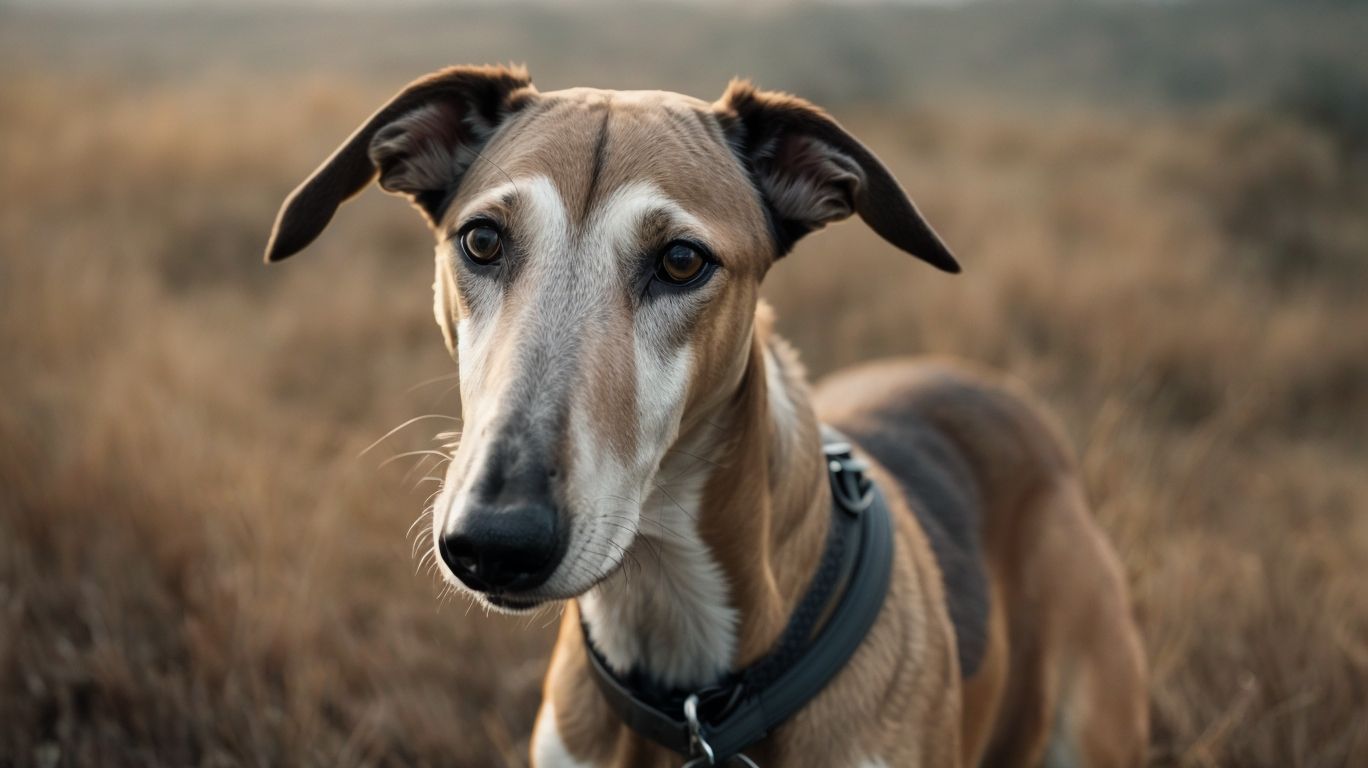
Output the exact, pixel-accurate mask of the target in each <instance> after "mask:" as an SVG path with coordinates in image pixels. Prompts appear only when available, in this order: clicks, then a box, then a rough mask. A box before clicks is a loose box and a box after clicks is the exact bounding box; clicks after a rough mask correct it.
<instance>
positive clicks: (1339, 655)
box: [0, 74, 1368, 766]
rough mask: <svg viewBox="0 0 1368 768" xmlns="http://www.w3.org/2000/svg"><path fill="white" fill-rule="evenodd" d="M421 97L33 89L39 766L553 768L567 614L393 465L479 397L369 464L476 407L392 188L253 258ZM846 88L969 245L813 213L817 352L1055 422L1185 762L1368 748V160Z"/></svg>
mask: <svg viewBox="0 0 1368 768" xmlns="http://www.w3.org/2000/svg"><path fill="white" fill-rule="evenodd" d="M390 85H392V84H391V83H385V84H384V85H383V86H381V87H370V86H365V85H356V86H350V87H342V86H339V85H336V84H333V83H325V82H322V81H320V80H313V79H308V78H290V77H284V76H282V77H281V78H279V79H277V80H276V81H275V82H274V83H272V84H271V85H270V86H269V88H268V89H267V90H263V89H262V86H261V84H260V83H253V84H251V85H250V87H249V85H248V84H247V83H244V82H241V81H237V80H234V79H232V78H223V79H217V80H216V79H207V78H201V79H198V80H195V81H192V82H187V83H182V84H175V83H172V84H164V85H162V86H157V87H150V86H149V87H145V88H139V87H130V86H117V87H116V86H112V85H103V86H102V85H99V84H91V83H90V82H89V81H77V80H75V79H72V78H69V77H62V78H60V79H58V78H56V76H52V77H48V76H42V75H36V74H34V75H28V76H25V77H16V78H7V79H5V80H4V81H3V83H2V84H0V167H3V168H4V172H3V174H0V201H3V205H0V252H2V253H3V256H2V257H0V308H2V309H0V359H2V360H3V361H4V362H3V364H0V392H2V393H3V400H0V765H9V764H15V765H26V764H34V765H150V764H165V765H191V764H196V765H210V766H217V765H239V764H276V765H301V764H304V765H313V764H328V765H353V764H396V765H398V764H405V765H435V764H441V765H470V766H484V765H495V764H499V763H501V762H507V763H509V764H520V763H521V762H522V760H523V753H524V751H525V746H526V738H527V731H528V728H529V727H530V724H531V721H532V715H533V712H534V710H535V705H536V701H537V699H538V690H537V688H538V680H539V677H540V673H541V669H542V664H543V657H544V654H545V652H546V650H547V649H548V648H549V644H550V639H551V638H550V632H549V630H548V629H546V627H545V626H543V625H544V624H545V623H546V622H547V621H548V620H549V619H547V618H542V619H539V620H538V621H535V622H531V623H529V622H525V621H524V622H516V621H508V620H503V619H497V618H485V617H483V616H480V615H478V612H471V611H469V610H468V608H467V606H466V604H465V603H464V601H462V600H460V599H455V600H452V599H447V600H439V599H438V592H439V588H438V585H437V581H436V580H435V579H434V578H433V577H432V576H431V575H430V574H429V573H425V572H423V571H422V570H421V569H420V568H418V560H417V558H415V557H413V556H411V554H410V540H408V539H406V537H405V529H406V528H407V527H408V525H409V523H410V521H411V519H412V517H413V516H414V515H415V514H416V513H417V510H419V509H420V508H421V507H422V501H423V497H424V496H425V495H426V493H427V490H426V489H425V488H424V487H422V486H420V487H419V488H417V489H414V488H413V485H414V481H415V479H416V478H417V477H419V476H421V475H422V474H423V468H422V467H421V466H418V467H413V468H411V469H410V467H408V466H406V465H407V464H408V463H409V461H407V460H406V461H399V462H396V463H395V464H392V465H390V466H387V467H384V468H377V466H376V465H377V463H378V462H379V460H381V459H383V458H384V457H385V456H386V455H393V454H398V453H400V452H403V451H408V450H416V449H420V448H424V447H426V446H427V445H428V443H427V438H428V436H429V435H431V434H432V433H435V432H437V431H439V430H441V429H443V428H444V425H443V424H442V420H441V419H430V420H424V421H422V422H419V424H417V425H415V426H413V427H411V428H408V429H404V430H401V431H400V432H399V433H398V434H397V435H396V436H395V437H393V438H391V439H389V440H388V441H386V442H385V443H384V447H383V448H382V449H380V450H381V452H380V454H379V457H378V458H377V456H376V455H368V456H366V457H364V458H361V459H358V458H357V454H358V452H359V451H360V449H362V448H363V447H365V446H366V445H367V444H369V443H370V442H371V441H373V440H375V439H376V438H377V437H379V436H380V435H382V434H384V433H385V431H386V430H387V429H388V428H389V427H391V426H393V425H395V424H398V423H400V422H402V421H404V420H405V419H408V418H410V417H413V416H417V415H422V414H429V413H435V414H450V413H453V412H454V411H455V409H456V408H457V404H456V402H455V395H454V393H453V392H452V391H451V390H450V389H449V387H450V385H451V383H452V382H451V381H450V379H449V378H439V377H449V376H450V374H451V373H452V372H453V366H452V364H451V363H450V361H449V360H448V359H447V358H446V356H445V352H444V350H443V348H442V345H441V343H440V340H439V336H438V334H437V332H436V329H435V328H434V327H433V324H432V319H431V315H430V300H429V296H428V290H429V285H430V280H431V276H430V260H429V256H428V247H429V245H428V242H427V239H426V234H425V233H424V232H422V228H421V226H420V224H419V222H418V220H417V218H416V217H414V216H413V215H412V214H410V213H409V212H408V211H407V210H405V209H404V206H402V205H401V204H400V203H398V202H397V201H392V200H388V199H384V198H382V197H381V196H380V195H379V194H378V193H375V192H371V193H367V195H366V196H364V197H363V198H362V200H361V201H359V202H358V203H355V204H353V205H351V206H350V207H349V208H348V209H347V211H346V214H345V215H344V216H342V217H341V219H340V220H339V222H338V223H337V225H336V226H335V227H334V229H333V230H332V231H330V232H329V234H328V235H327V236H326V237H325V238H324V239H323V240H322V241H321V242H320V243H319V244H318V245H317V246H316V247H315V248H314V249H313V250H312V251H311V252H309V253H306V254H304V255H303V256H301V257H300V258H298V259H296V260H294V261H291V262H289V263H287V264H285V265H283V266H281V267H278V268H274V269H272V270H267V269H266V268H264V267H261V266H260V265H259V264H258V263H257V259H258V254H259V248H260V246H261V244H262V241H263V239H264V236H265V233H266V228H267V226H268V225H269V222H270V221H271V219H272V217H273V215H274V211H275V206H276V204H277V203H278V201H279V200H280V198H281V196H282V195H283V193H284V192H285V191H286V190H287V189H288V188H289V187H290V186H292V185H293V183H294V182H295V181H297V179H298V176H299V175H300V174H301V173H303V172H305V171H306V170H307V169H310V168H312V167H313V164H314V163H315V162H316V161H317V160H318V159H319V158H321V157H322V156H323V154H324V153H325V152H326V151H327V150H328V149H330V148H331V147H332V145H333V143H334V142H335V141H336V140H337V139H338V138H340V137H341V136H342V135H344V134H345V132H346V131H347V129H349V128H350V127H351V126H352V124H353V123H354V122H355V121H356V120H357V119H358V118H359V117H360V116H362V115H365V114H367V113H368V112H369V111H370V110H371V108H373V107H374V106H375V104H376V103H378V101H379V100H380V99H381V98H382V97H383V96H384V95H385V94H386V93H387V92H388V91H389V90H390ZM73 104H79V105H80V106H79V107H78V108H73V106H72V105H73ZM280 105H287V107H288V108H283V109H282V108H281V107H280ZM843 116H844V117H846V118H847V119H848V122H849V123H850V124H852V125H853V126H854V127H855V128H856V131H857V133H859V134H860V135H862V136H863V137H865V138H866V140H867V141H868V143H869V144H871V145H872V146H873V147H875V148H876V149H877V150H878V151H880V152H881V153H882V154H883V155H884V156H885V158H886V159H887V160H888V161H889V163H890V164H891V165H892V166H893V167H894V168H895V169H896V171H897V172H898V173H899V175H900V177H901V178H903V179H905V180H906V182H907V184H908V186H909V187H910V188H912V189H913V190H914V191H916V193H917V194H918V196H919V199H920V200H921V202H922V204H923V207H924V208H925V209H926V210H927V211H928V212H929V214H930V216H931V218H932V220H933V221H935V222H936V223H937V224H938V225H939V227H940V228H941V229H942V231H943V232H944V233H945V234H946V235H947V237H948V239H949V241H950V242H951V243H952V244H954V245H955V246H956V249H957V251H958V252H959V253H960V254H961V255H962V257H963V261H964V262H965V263H966V265H967V272H966V274H965V275H964V276H962V277H959V278H956V279H950V278H946V277H942V276H939V275H938V274H935V273H934V272H932V271H931V270H929V269H927V268H925V267H923V266H921V265H918V264H915V263H913V262H912V261H911V260H907V259H903V258H901V257H899V256H898V255H896V254H895V253H894V252H893V251H892V250H891V249H889V248H887V247H885V246H883V245H881V244H880V243H879V242H878V241H877V240H876V239H875V238H874V237H873V236H872V235H870V234H869V233H867V232H865V231H864V230H863V229H861V228H860V227H859V226H857V225H843V226H841V227H838V228H836V229H834V230H832V231H830V232H827V233H824V234H822V235H820V236H818V237H816V238H814V239H813V240H812V241H811V242H809V243H807V244H805V245H804V246H803V247H801V248H800V249H799V250H798V252H797V253H796V254H794V255H793V256H792V257H790V258H789V259H787V260H786V261H785V263H783V264H781V265H780V266H779V267H778V268H777V269H776V271H775V274H774V275H773V277H772V279H771V284H770V290H769V293H770V295H771V297H772V299H773V301H774V302H775V304H776V305H777V307H778V309H779V312H780V322H781V327H782V328H783V329H784V330H785V332H786V333H787V334H788V335H789V336H790V338H791V339H792V340H793V341H795V342H796V343H797V345H798V346H799V348H800V349H802V350H804V351H805V353H806V357H807V360H808V362H809V364H810V365H811V366H812V367H813V368H814V369H815V370H816V371H818V372H822V371H827V370H831V369H832V368H834V367H837V366H840V365H844V364H847V363H850V362H853V361H856V360H860V359H865V358H869V357H873V356H877V355H883V354H901V353H913V352H932V353H951V354H956V355H960V356H964V357H968V358H972V359H974V360H978V361H982V362H985V363H988V364H991V365H994V366H998V367H1001V368H1004V369H1007V370H1009V371H1011V372H1013V373H1014V374H1016V375H1017V376H1019V377H1021V378H1022V379H1024V380H1026V381H1027V382H1029V383H1030V384H1031V385H1032V386H1033V387H1034V388H1035V389H1036V390H1037V391H1038V392H1039V393H1041V395H1042V396H1043V397H1044V398H1045V399H1046V400H1048V401H1049V402H1051V403H1052V404H1053V405H1054V406H1055V408H1056V409H1057V410H1058V411H1059V413H1060V414H1061V415H1062V416H1063V418H1064V420H1065V423H1066V424H1067V426H1068V429H1069V430H1070V432H1071V433H1072V436H1073V438H1074V440H1075V442H1076V444H1077V445H1078V446H1079V449H1080V451H1081V453H1082V456H1083V462H1084V467H1085V471H1086V478H1087V485H1088V490H1089V493H1090V496H1091V498H1092V500H1093V502H1094V505H1095V507H1096V509H1097V514H1098V516H1099V517H1100V518H1101V520H1102V522H1103V524H1104V526H1105V527H1106V529H1107V530H1108V531H1109V533H1110V534H1111V536H1112V537H1113V540H1114V541H1115V542H1116V545H1117V547H1118V549H1119V550H1120V552H1121V555H1122V557H1123V559H1124V561H1125V564H1126V568H1127V573H1128V575H1129V578H1130V582H1131V585H1132V588H1133V595H1134V598H1135V603H1136V610H1137V612H1138V615H1139V617H1140V620H1141V622H1142V625H1143V628H1144V634H1145V638H1146V643H1147V646H1148V650H1149V655H1150V661H1151V664H1152V668H1153V674H1154V679H1153V688H1152V694H1151V699H1152V709H1153V715H1154V723H1155V733H1154V748H1153V757H1154V762H1155V763H1156V764H1162V765H1170V764H1172V765H1183V766H1213V765H1241V766H1344V765H1363V764H1365V763H1368V640H1366V639H1365V638H1368V590H1365V589H1364V585H1363V576H1362V574H1363V573H1364V572H1365V570H1368V514H1366V513H1368V473H1365V472H1364V466H1365V461H1368V445H1365V435H1368V307H1365V306H1364V304H1363V302H1362V297H1363V295H1364V288H1365V286H1366V285H1368V277H1366V276H1368V269H1366V268H1365V264H1364V255H1365V252H1366V251H1365V248H1364V243H1365V242H1366V241H1368V238H1366V237H1365V232H1366V230H1365V227H1368V224H1365V222H1364V221H1363V219H1362V216H1361V210H1362V209H1361V208H1359V209H1357V210H1359V211H1360V213H1359V214H1357V215H1353V214H1352V211H1353V210H1355V209H1354V208H1352V207H1350V206H1351V204H1353V203H1354V202H1355V201H1361V200H1362V199H1363V196H1364V189H1365V187H1366V186H1368V185H1366V184H1365V182H1364V179H1363V178H1361V177H1359V176H1354V175H1352V173H1351V172H1350V171H1349V170H1345V168H1346V167H1347V166H1346V164H1345V163H1343V162H1341V158H1340V157H1339V155H1337V154H1336V152H1337V150H1336V149H1335V148H1334V147H1333V146H1332V145H1331V143H1330V142H1329V141H1328V140H1327V139H1326V138H1325V137H1323V136H1321V135H1319V134H1316V133H1312V132H1310V131H1309V130H1308V129H1304V128H1299V127H1297V126H1296V125H1292V124H1289V123H1284V122H1279V121H1276V120H1272V119H1266V118H1258V117H1253V116H1249V115H1239V114H1216V113H1210V114H1202V115H1196V116H1187V117H1165V116H1161V115H1153V116H1148V117H1136V116H1128V117H1118V116H1108V115H1106V114H1095V113H1094V114H1090V113H1081V112H1080V113H1073V114H1064V115H1060V114H1055V115H1053V116H1049V117H1045V116H1041V115H1031V114H1003V113H1001V112H989V111H984V110H980V109H975V108H972V107H967V106H960V107H950V108H947V109H945V110H939V111H937V112H936V113H935V114H934V115H933V114H925V113H888V112H883V113H880V112H867V113H860V112H846V113H845V114H844V115H843ZM1289 205H1293V206H1295V205H1300V206H1302V207H1301V208H1300V209H1296V210H1297V211H1299V215H1300V216H1302V217H1303V218H1301V219H1296V217H1295V216H1294V217H1293V218H1294V219H1295V221H1292V222H1291V224H1288V223H1287V222H1286V221H1284V220H1283V219H1280V218H1278V216H1277V215H1275V214H1281V215H1285V214H1286V206H1289ZM1294 212H1296V211H1294ZM1304 217H1310V221H1311V222H1312V223H1313V226H1306V223H1307V220H1306V219H1305V218H1304ZM1292 225H1298V226H1300V227H1301V229H1300V230H1296V232H1295V234H1296V235H1297V237H1295V238H1292V239H1291V240H1288V239H1287V238H1279V237H1275V235H1278V234H1279V233H1284V232H1286V231H1287V227H1288V226H1292ZM1264 226H1267V227H1269V230H1268V231H1267V232H1263V233H1261V232H1260V230H1259V227H1264ZM1294 229H1295V227H1294ZM1264 235H1267V237H1264ZM1279 249H1281V250H1279ZM1287 249H1292V250H1291V251H1289V250H1287ZM1297 249H1300V251H1298V250H1297ZM1298 256H1300V257H1303V258H1304V259H1305V265H1304V266H1301V267H1299V268H1297V269H1292V270H1288V269H1287V268H1286V267H1287V264H1288V263H1289V258H1290V259H1291V260H1292V262H1291V263H1294V264H1295V263H1300V262H1299V260H1298V258H1297V257H1298Z"/></svg>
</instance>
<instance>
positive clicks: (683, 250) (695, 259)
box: [656, 242, 709, 285]
mask: <svg viewBox="0 0 1368 768" xmlns="http://www.w3.org/2000/svg"><path fill="white" fill-rule="evenodd" d="M708 264H709V261H708V257H707V256H705V255H703V253H702V252H701V251H699V249H698V248H696V247H694V246H692V245H690V244H688V243H682V242H675V243H670V244H669V245H668V246H666V247H665V250H664V251H662V252H661V254H660V263H659V264H658V265H657V266H656V277H658V278H660V279H661V280H663V281H665V282H667V283H670V284H672V285H689V284H691V283H693V282H694V281H696V280H698V279H699V278H700V277H701V276H702V275H703V274H704V273H705V272H707V271H708V269H707V268H708Z"/></svg>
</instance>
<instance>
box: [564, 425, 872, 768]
mask: <svg viewBox="0 0 1368 768" xmlns="http://www.w3.org/2000/svg"><path fill="white" fill-rule="evenodd" d="M822 443H823V445H822V451H823V453H824V454H825V455H826V460H827V474H828V476H829V478H830V480H831V495H832V502H833V503H832V517H831V530H830V532H829V533H828V534H827V541H826V550H825V552H824V553H823V555H822V561H821V563H820V564H819V565H818V567H817V572H816V573H815V574H814V576H813V579H812V583H810V584H809V585H808V589H807V592H806V593H805V594H804V595H803V598H802V600H800V601H799V603H798V606H797V607H796V608H795V609H794V611H793V615H792V617H790V618H789V623H788V625H787V626H786V627H785V628H784V632H783V634H781V635H780V636H779V641H778V642H777V643H776V644H775V647H774V649H773V650H771V651H770V653H769V654H768V655H766V656H764V657H763V658H761V659H759V660H758V661H756V662H755V663H754V664H752V665H750V666H749V667H746V668H745V669H743V670H739V671H737V672H733V673H731V674H729V675H727V676H726V677H725V678H723V679H722V680H721V681H719V682H718V683H716V684H714V685H712V686H709V687H707V688H704V689H700V690H667V689H662V688H661V687H660V686H658V685H654V684H653V683H652V682H651V681H650V680H648V679H646V677H645V676H644V675H642V674H641V673H640V672H636V671H634V672H633V673H632V674H630V675H627V676H625V677H624V676H620V675H618V674H616V673H615V672H613V671H612V670H611V669H609V668H608V664H607V662H606V661H605V660H604V659H603V656H602V655H601V654H600V653H599V651H598V649H597V648H595V647H594V644H593V642H592V641H591V640H590V638H589V630H588V627H582V629H583V631H584V644H585V647H586V648H588V650H589V653H588V656H589V668H590V669H591V670H593V676H594V679H595V680H596V681H598V685H599V688H600V689H601V690H602V691H603V695H604V697H605V698H607V700H608V704H609V705H610V706H611V707H612V708H613V711H614V712H616V713H617V714H618V716H619V717H621V718H622V721H623V722H624V723H626V724H627V725H628V727H630V728H631V729H632V730H634V731H636V732H637V733H639V734H641V735H642V736H644V737H646V738H647V739H650V740H651V741H654V742H656V743H657V744H660V745H662V746H664V747H667V748H669V749H672V750H674V751H675V752H678V753H679V754H681V755H684V756H685V757H689V758H694V760H693V761H691V763H690V764H691V765H693V764H700V765H720V764H723V763H725V762H726V761H727V760H729V759H731V758H732V757H734V756H736V755H737V754H739V753H740V752H741V751H742V750H744V749H746V748H747V747H750V746H752V745H754V744H756V743H757V742H759V741H760V740H761V739H763V738H764V737H765V735H766V734H768V733H769V732H770V731H772V730H773V729H774V728H776V727H777V726H779V725H780V724H781V723H783V722H784V721H785V720H788V719H789V718H790V717H792V716H793V715H794V714H796V713H797V712H798V711H799V710H801V709H802V708H803V707H804V706H806V705H807V703H808V702H809V701H811V700H812V699H813V698H814V697H816V696H817V694H818V693H821V691H822V689H823V688H825V687H826V685H827V683H829V682H831V679H832V678H833V677H835V676H836V673H837V672H840V671H841V669H842V668H843V667H844V666H845V664H846V662H847V661H849V660H850V657H851V656H853V655H854V654H855V650H856V649H857V648H859V647H860V644H861V643H862V642H864V638H865V635H866V634H867V633H868V632H869V628H870V627H872V626H873V625H874V620H875V619H876V618H878V616H879V611H880V609H882V608H883V604H884V597H885V596H886V595H887V593H888V583H889V577H890V574H891V572H892V569H893V525H892V521H891V520H890V519H889V515H888V505H887V504H886V503H885V501H884V498H883V494H882V493H880V491H879V489H878V486H876V485H874V483H873V482H872V481H871V480H870V479H869V478H868V477H866V476H865V473H864V470H865V464H864V463H863V462H862V461H860V460H859V459H856V458H855V457H854V456H852V455H851V449H850V444H849V443H848V442H846V440H845V438H844V437H843V436H842V435H841V434H840V433H838V432H836V431H835V430H833V429H831V428H829V427H826V426H823V427H822ZM839 585H844V586H845V588H844V590H843V591H841V592H840V593H839V595H838V597H837V602H836V603H835V605H834V606H832V605H831V602H832V596H833V594H835V593H836V590H837V587H838V586H839ZM823 616H825V617H827V618H826V621H825V622H824V623H823V624H822V626H821V628H820V629H818V627H817V624H818V621H819V620H820V619H821V618H822V617H823Z"/></svg>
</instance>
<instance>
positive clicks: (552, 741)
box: [532, 699, 593, 768]
mask: <svg viewBox="0 0 1368 768" xmlns="http://www.w3.org/2000/svg"><path fill="white" fill-rule="evenodd" d="M532 764H533V765H534V766H535V767H536V768H593V766H592V765H591V764H590V763H586V762H582V761H580V760H576V759H575V756H574V755H572V754H570V750H569V749H567V748H566V746H565V742H564V741H562V740H561V735H560V729H559V728H558V727H557V726H556V708H555V707H554V706H552V704H551V700H550V699H547V700H546V701H545V702H543V703H542V707H541V712H539V713H537V727H536V728H534V729H533V731H532Z"/></svg>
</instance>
